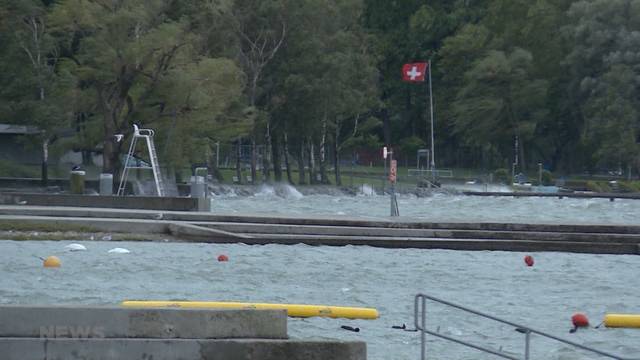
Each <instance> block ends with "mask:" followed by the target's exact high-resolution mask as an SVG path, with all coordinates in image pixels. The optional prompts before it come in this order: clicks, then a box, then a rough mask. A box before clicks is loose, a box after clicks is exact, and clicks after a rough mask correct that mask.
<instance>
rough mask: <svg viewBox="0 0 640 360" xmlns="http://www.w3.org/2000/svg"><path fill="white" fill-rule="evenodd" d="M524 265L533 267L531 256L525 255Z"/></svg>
mask: <svg viewBox="0 0 640 360" xmlns="http://www.w3.org/2000/svg"><path fill="white" fill-rule="evenodd" d="M524 263H525V264H527V266H533V264H534V261H533V256H531V255H527V256H525V257H524Z"/></svg>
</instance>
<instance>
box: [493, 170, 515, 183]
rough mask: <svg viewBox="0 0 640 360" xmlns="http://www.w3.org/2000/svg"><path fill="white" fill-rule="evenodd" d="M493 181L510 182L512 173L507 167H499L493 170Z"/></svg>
mask: <svg viewBox="0 0 640 360" xmlns="http://www.w3.org/2000/svg"><path fill="white" fill-rule="evenodd" d="M493 181H495V182H497V183H501V184H510V183H511V175H510V174H509V170H507V169H497V170H496V171H494V172H493Z"/></svg>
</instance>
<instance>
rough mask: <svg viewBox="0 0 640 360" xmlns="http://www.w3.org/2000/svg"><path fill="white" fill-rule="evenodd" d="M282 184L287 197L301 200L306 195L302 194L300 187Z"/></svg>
mask: <svg viewBox="0 0 640 360" xmlns="http://www.w3.org/2000/svg"><path fill="white" fill-rule="evenodd" d="M281 186H282V188H283V192H284V195H285V196H284V197H285V198H288V199H296V200H300V199H302V198H303V197H304V195H302V193H301V192H300V191H298V189H296V188H295V187H293V186H291V185H289V184H282V185H281Z"/></svg>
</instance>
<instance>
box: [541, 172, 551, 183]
mask: <svg viewBox="0 0 640 360" xmlns="http://www.w3.org/2000/svg"><path fill="white" fill-rule="evenodd" d="M541 178H542V185H544V186H551V185H553V184H554V183H553V175H552V174H551V171H549V170H542V174H541Z"/></svg>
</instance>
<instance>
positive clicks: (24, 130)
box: [0, 124, 41, 135]
mask: <svg viewBox="0 0 640 360" xmlns="http://www.w3.org/2000/svg"><path fill="white" fill-rule="evenodd" d="M40 132H41V131H40V129H38V128H37V127H35V126H24V125H13V124H0V134H17V135H34V134H39V133H40Z"/></svg>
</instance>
